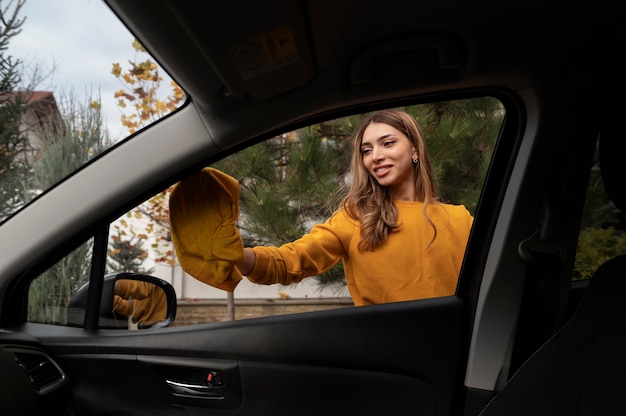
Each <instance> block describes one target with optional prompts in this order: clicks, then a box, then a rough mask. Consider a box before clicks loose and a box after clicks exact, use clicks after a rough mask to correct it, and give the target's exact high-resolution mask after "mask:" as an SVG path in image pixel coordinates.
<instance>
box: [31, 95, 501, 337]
mask: <svg viewBox="0 0 626 416" xmlns="http://www.w3.org/2000/svg"><path fill="white" fill-rule="evenodd" d="M400 110H403V111H405V112H406V113H408V114H409V115H410V116H411V117H413V118H414V119H415V120H417V122H418V124H419V125H420V128H421V130H422V133H423V136H424V140H425V142H426V145H427V147H428V153H429V154H430V163H431V170H432V174H433V178H434V182H435V186H436V188H437V191H438V195H439V196H440V199H441V201H442V202H444V203H450V204H455V205H456V204H460V205H464V206H465V207H466V208H467V210H468V211H469V212H470V213H471V214H472V215H475V214H476V208H477V204H478V199H479V196H480V191H481V189H482V186H483V182H484V180H485V176H486V173H487V169H488V166H489V163H490V160H491V155H492V152H493V149H494V146H495V143H496V140H497V137H498V134H499V132H500V129H501V125H502V122H503V119H504V108H503V107H502V105H501V103H500V102H499V101H498V100H496V99H493V98H490V97H480V98H474V99H468V100H456V101H447V102H437V103H432V104H420V105H415V106H408V107H403V108H401V109H400ZM366 116H368V114H360V115H354V116H349V117H344V118H340V119H334V120H328V121H326V122H323V123H320V124H316V125H312V126H308V127H305V128H301V129H298V130H296V131H290V132H286V133H284V134H280V135H278V136H276V137H273V138H271V139H269V140H267V141H265V142H262V143H259V144H257V145H254V146H251V147H248V148H246V149H244V150H242V151H240V152H238V153H235V154H233V155H230V156H228V157H226V158H225V159H223V160H221V161H219V162H217V163H215V164H214V165H212V166H211V167H213V168H215V169H218V170H220V171H222V172H224V173H227V174H228V175H230V176H232V177H234V178H237V180H238V182H239V209H240V216H239V219H238V222H237V228H238V230H239V232H240V234H241V236H242V239H243V242H244V245H245V246H246V247H255V246H267V245H273V246H279V245H281V244H284V243H288V242H291V241H294V240H296V239H297V238H299V237H301V236H302V235H303V234H305V233H308V232H309V231H310V230H311V227H313V226H314V225H315V224H318V223H322V222H324V221H325V220H326V219H327V218H329V216H331V215H332V213H333V212H334V211H335V210H336V209H337V208H338V207H339V203H340V201H341V199H342V198H343V196H344V195H345V194H346V192H347V188H348V186H349V184H350V181H351V177H350V169H349V168H350V163H351V162H350V159H351V153H352V146H351V139H352V136H353V134H354V133H355V129H356V128H357V126H358V125H359V123H360V122H361V120H362V119H363V118H364V117H366ZM172 188H173V187H172ZM172 188H169V189H166V190H164V191H162V192H160V193H158V194H156V195H154V196H153V197H152V198H150V199H149V200H147V201H145V202H144V203H143V204H141V205H139V206H137V207H136V208H134V209H133V210H131V211H129V212H128V213H127V214H125V215H123V216H122V217H120V218H119V219H118V220H116V221H115V222H113V223H112V224H111V226H110V230H109V250H108V259H107V266H106V273H107V275H109V276H110V275H111V274H114V273H120V272H124V273H135V274H145V275H152V276H155V277H157V278H159V279H162V280H163V281H165V282H167V283H169V284H170V285H171V286H172V287H173V288H174V290H175V292H176V298H177V312H176V319H175V321H174V322H173V324H172V325H173V326H181V325H191V324H197V323H207V322H216V321H224V320H232V319H247V318H255V317H261V316H270V315H284V314H291V313H300V312H308V311H318V310H325V309H335V308H345V307H353V306H354V301H353V298H352V296H351V293H350V291H349V289H348V287H347V284H346V278H345V272H344V269H343V264H342V263H341V262H339V263H338V264H337V265H336V266H335V267H333V268H331V269H330V270H328V271H327V272H325V273H322V274H320V275H317V276H311V277H308V278H305V279H303V280H302V281H301V282H299V283H295V284H292V285H282V284H273V285H261V284H256V283H252V282H251V281H249V280H248V279H246V278H244V279H243V280H242V281H241V282H240V283H239V284H238V285H237V287H236V288H235V290H234V292H232V293H231V292H227V291H224V290H221V289H218V288H215V287H212V286H210V285H208V284H206V283H204V282H203V281H200V280H198V279H196V278H194V277H193V276H191V275H189V274H188V273H186V272H185V271H184V270H183V269H182V268H181V265H180V262H179V259H178V258H177V256H176V252H175V250H174V246H173V242H172V234H171V230H170V224H169V221H168V220H169V205H168V202H169V198H170V195H171V192H172ZM89 247H90V243H88V244H85V245H84V246H82V247H81V248H79V249H77V250H76V251H75V252H73V253H71V254H70V255H69V256H67V257H66V258H65V259H63V260H62V261H61V262H59V264H57V265H55V266H54V267H53V268H51V269H50V270H49V271H47V272H46V273H44V274H43V275H42V276H41V277H40V278H38V279H37V280H35V281H34V282H33V285H32V288H31V293H30V299H29V321H33V322H47V323H56V324H64V323H65V322H66V320H65V317H64V315H63V314H64V311H65V309H66V307H67V305H68V303H69V302H70V301H71V299H72V296H73V295H74V294H75V293H76V291H77V290H78V289H79V288H80V285H81V284H83V283H85V282H86V280H87V276H88V272H89V270H88V264H89V262H88V261H84V260H85V259H88V255H87V254H88V253H87V252H86V251H88V250H89ZM85 250H86V251H85ZM80 259H82V261H79V260H80ZM70 264H73V265H74V266H73V267H78V268H79V270H74V269H72V268H70ZM105 280H106V279H105ZM52 282H56V283H52ZM61 282H66V283H64V284H66V285H67V287H68V288H67V289H64V291H62V292H60V291H59V290H57V289H56V286H59V285H61ZM47 285H56V286H55V289H54V290H51V289H49V288H48V286H47ZM105 286H106V283H105ZM57 292H59V293H58V294H57ZM42 311H49V312H45V313H44V312H42ZM70 324H72V323H71V322H70ZM122 326H126V324H125V323H122ZM128 326H129V327H130V326H131V325H130V324H129V325H128Z"/></svg>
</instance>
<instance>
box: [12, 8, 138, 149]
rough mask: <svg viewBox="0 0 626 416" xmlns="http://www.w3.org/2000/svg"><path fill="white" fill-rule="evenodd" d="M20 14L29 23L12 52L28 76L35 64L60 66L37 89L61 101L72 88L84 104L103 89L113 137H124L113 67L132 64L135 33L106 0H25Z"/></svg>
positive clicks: (42, 68)
mask: <svg viewBox="0 0 626 416" xmlns="http://www.w3.org/2000/svg"><path fill="white" fill-rule="evenodd" d="M5 4H7V3H6V2H3V4H2V7H6V6H5ZM20 16H22V17H25V18H26V21H25V23H24V24H23V26H22V32H21V33H20V34H19V35H17V36H15V37H13V38H12V39H11V40H10V44H9V51H8V53H9V55H12V56H13V57H14V58H17V59H20V60H22V61H23V64H24V68H25V70H26V72H27V74H31V73H32V69H33V68H35V67H39V68H40V73H42V74H47V73H50V71H51V70H52V68H55V69H54V71H53V72H52V73H51V74H50V77H48V78H46V79H44V80H43V82H41V83H40V84H39V85H37V89H38V90H44V91H52V92H54V95H55V97H56V98H57V102H59V101H60V98H61V97H63V96H65V97H67V96H68V95H69V93H70V92H73V94H74V95H75V97H76V98H77V99H78V100H79V101H80V102H81V103H82V102H84V101H86V97H87V96H88V95H90V94H93V95H94V96H97V95H98V93H99V95H100V98H101V101H102V110H103V116H104V117H105V119H106V123H107V127H108V129H109V131H110V134H111V137H112V138H113V139H119V138H120V137H123V135H125V133H126V130H125V129H124V128H123V127H122V126H121V123H120V121H119V119H120V111H119V109H118V108H117V106H116V105H115V100H114V98H113V94H114V92H115V91H116V90H119V89H120V88H121V84H120V83H119V81H118V80H117V79H116V78H115V77H114V76H113V75H112V74H111V67H112V64H113V63H114V62H117V63H119V64H120V65H122V68H123V69H124V70H125V69H127V68H128V64H127V62H128V61H129V60H130V59H132V58H133V57H134V55H135V53H134V50H133V48H132V41H133V36H132V35H131V34H130V33H129V32H128V31H127V30H126V28H125V27H124V26H123V25H122V24H121V23H120V22H119V21H118V20H117V18H116V17H115V16H114V15H113V13H112V12H111V11H110V10H109V9H108V8H107V7H106V5H105V4H104V3H103V2H102V1H101V0H26V3H25V5H24V6H23V7H22V9H21V13H20ZM142 58H143V59H145V57H142ZM27 78H29V75H27Z"/></svg>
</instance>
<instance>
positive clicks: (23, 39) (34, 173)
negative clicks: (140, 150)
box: [0, 0, 185, 223]
mask: <svg viewBox="0 0 626 416" xmlns="http://www.w3.org/2000/svg"><path fill="white" fill-rule="evenodd" d="M0 14H2V17H3V34H4V36H3V38H2V45H0V47H1V49H2V51H3V53H2V56H1V59H2V68H3V74H5V73H6V74H8V75H7V77H6V82H5V81H3V84H2V87H1V90H0V100H1V102H2V105H1V106H0V120H2V126H3V131H2V134H1V137H0V147H2V148H3V149H7V150H6V151H3V152H2V155H1V156H0V195H1V197H0V223H1V222H3V221H4V220H6V219H7V218H8V217H10V216H11V215H13V214H14V213H15V212H17V211H18V210H19V209H21V208H22V207H23V206H24V205H26V204H27V203H28V202H29V201H31V200H32V199H33V198H36V197H37V196H38V195H40V194H41V193H43V192H45V191H46V190H48V189H50V188H51V187H53V186H54V185H56V184H57V183H59V181H61V180H63V179H64V178H66V177H67V176H69V175H71V174H73V173H74V172H76V171H77V170H79V169H80V168H81V167H82V166H83V165H84V164H87V163H89V162H90V161H91V160H93V159H94V158H96V157H98V155H100V154H101V153H103V152H104V151H106V150H107V149H109V148H111V147H113V146H121V145H123V143H124V141H125V140H126V139H127V138H128V137H130V136H131V135H132V133H134V132H136V131H137V130H139V129H140V128H143V127H145V126H147V125H150V124H152V123H155V122H157V121H158V120H159V119H161V118H162V117H164V116H165V115H167V114H169V113H170V112H172V111H173V110H175V109H176V108H178V107H180V106H181V105H182V103H183V102H184V99H185V94H184V93H183V91H182V90H181V89H180V88H179V87H178V86H177V85H176V84H174V83H172V81H171V79H170V78H169V77H168V75H167V73H165V72H164V71H163V70H162V69H161V68H160V67H159V65H158V64H157V62H156V60H155V59H153V58H152V57H151V56H150V54H149V53H148V52H147V51H146V50H145V49H144V48H143V47H142V45H140V44H139V43H138V42H137V41H136V40H135V39H134V37H133V35H132V34H131V33H130V32H129V31H128V29H127V28H126V27H125V26H124V25H123V24H122V23H121V22H120V21H119V19H118V18H117V17H116V16H115V15H114V14H113V13H112V11H111V10H110V9H109V8H108V7H107V5H106V3H104V2H101V1H88V2H80V3H74V2H71V1H67V0H51V1H37V0H32V1H31V0H29V1H24V0H18V1H15V2H8V3H7V4H4V3H3V4H2V6H1V10H0ZM81 33H82V34H84V33H89V34H90V35H89V36H88V37H86V36H84V35H81ZM3 79H4V75H3ZM16 114H17V116H15V115H16Z"/></svg>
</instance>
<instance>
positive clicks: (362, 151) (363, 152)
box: [361, 149, 372, 155]
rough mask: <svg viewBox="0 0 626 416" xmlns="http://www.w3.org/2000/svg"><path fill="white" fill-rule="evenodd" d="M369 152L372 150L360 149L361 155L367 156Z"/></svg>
mask: <svg viewBox="0 0 626 416" xmlns="http://www.w3.org/2000/svg"><path fill="white" fill-rule="evenodd" d="M371 151H372V149H362V150H361V154H363V155H367V154H369V153H370V152H371Z"/></svg>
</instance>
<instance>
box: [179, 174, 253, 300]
mask: <svg viewBox="0 0 626 416" xmlns="http://www.w3.org/2000/svg"><path fill="white" fill-rule="evenodd" d="M169 209H170V229H171V232H172V242H173V243H174V249H175V250H176V255H177V256H178V261H179V262H180V265H181V266H182V268H183V270H185V271H186V272H187V273H189V274H190V275H191V276H193V277H195V278H196V279H198V280H200V281H201V282H204V283H206V284H209V285H211V286H213V287H216V288H219V289H223V290H226V291H228V292H232V291H233V290H235V287H236V286H237V284H238V283H239V281H241V279H242V276H241V273H240V272H239V269H237V267H235V263H236V262H237V261H238V260H241V259H242V258H243V241H242V239H241V235H240V234H239V230H238V229H237V227H236V223H237V219H238V217H239V182H238V181H237V179H235V178H233V177H231V176H229V175H227V174H225V173H223V172H220V171H219V170H216V169H213V168H204V169H202V170H201V171H199V172H197V173H195V174H193V175H191V176H189V177H187V178H185V179H184V180H182V181H181V182H179V183H178V184H176V186H174V190H173V191H172V194H171V195H170V200H169Z"/></svg>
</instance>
